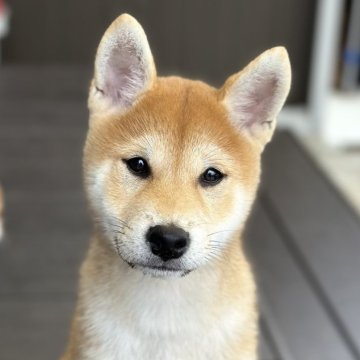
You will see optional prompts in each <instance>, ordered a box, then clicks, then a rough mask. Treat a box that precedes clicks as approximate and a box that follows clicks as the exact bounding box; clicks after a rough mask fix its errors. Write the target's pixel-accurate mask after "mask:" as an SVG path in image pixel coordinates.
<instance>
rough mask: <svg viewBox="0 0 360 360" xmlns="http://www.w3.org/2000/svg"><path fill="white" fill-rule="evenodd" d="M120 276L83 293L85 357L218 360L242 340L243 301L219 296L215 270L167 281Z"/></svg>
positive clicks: (128, 274)
mask: <svg viewBox="0 0 360 360" xmlns="http://www.w3.org/2000/svg"><path fill="white" fill-rule="evenodd" d="M123 275H125V276H124V277H122V279H124V280H123V281H122V282H120V280H119V279H117V284H115V283H114V280H115V279H114V278H113V277H112V276H110V278H109V279H108V280H110V281H109V282H108V283H107V284H103V285H99V286H97V287H96V289H94V287H92V290H91V291H85V292H83V294H84V295H86V299H85V309H86V310H85V313H84V314H83V315H84V317H83V320H84V322H83V324H84V325H85V331H86V333H87V336H89V339H90V341H89V342H88V344H87V346H86V356H85V359H86V360H99V359H101V360H122V359H124V360H147V359H156V360H195V359H196V360H202V359H204V360H205V359H217V360H221V359H226V358H225V357H224V355H223V354H224V349H226V347H227V346H229V344H230V343H234V341H236V339H239V340H240V335H241V333H242V330H243V326H244V322H245V318H246V314H243V313H242V311H241V308H242V306H241V304H238V306H235V304H231V303H228V304H227V303H226V299H223V298H221V296H223V295H220V294H219V293H218V291H217V290H218V285H219V284H218V279H217V278H216V276H215V275H214V274H206V277H207V278H205V279H204V276H205V274H202V275H201V274H190V275H188V276H187V277H185V278H172V279H167V280H162V279H154V278H151V277H149V276H144V275H142V274H141V273H140V272H138V271H136V270H126V274H123ZM209 277H211V279H210V278H209ZM210 280H211V281H210Z"/></svg>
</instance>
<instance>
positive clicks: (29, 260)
mask: <svg viewBox="0 0 360 360" xmlns="http://www.w3.org/2000/svg"><path fill="white" fill-rule="evenodd" d="M88 79H89V72H88V71H86V70H85V71H84V70H83V69H80V68H67V69H66V68H52V67H49V68H41V69H40V68H39V69H35V68H24V67H18V68H16V67H15V68H14V67H13V68H2V69H0V179H1V182H2V183H3V184H4V187H5V189H6V201H7V203H6V205H7V223H6V225H7V236H6V241H5V242H4V243H3V244H1V245H0V359H1V360H20V359H25V358H26V359H27V360H35V359H36V360H46V359H55V358H56V357H57V356H58V355H59V354H60V352H61V350H62V348H63V346H64V343H65V339H66V334H67V330H68V329H67V328H68V325H69V320H70V317H71V312H72V309H73V305H74V297H75V291H76V281H77V269H78V266H79V263H80V261H81V258H82V256H83V252H84V250H85V249H86V245H87V241H88V236H89V233H90V230H91V226H90V223H89V221H88V217H87V214H86V207H85V202H84V198H83V192H82V186H81V160H80V159H81V148H82V143H83V140H84V135H85V131H86V126H87V112H86V104H85V97H86V89H87V84H88ZM246 246H247V249H248V252H249V256H250V257H251V258H252V260H253V263H254V267H255V270H256V274H257V278H258V283H259V288H260V298H261V312H262V320H261V328H262V339H261V354H262V355H261V359H262V360H280V359H281V360H292V359H294V360H304V359H306V360H350V359H351V360H355V359H357V360H359V359H360V311H359V304H360V286H359V281H358V279H359V275H360V256H359V254H360V222H359V219H358V218H357V217H356V215H355V213H354V212H352V211H351V209H350V208H349V207H348V206H347V204H346V203H345V202H344V201H343V199H342V198H341V197H340V196H339V195H338V193H337V192H336V191H335V189H334V188H333V187H332V185H331V184H329V182H328V181H327V179H326V178H325V177H324V176H323V174H322V173H321V172H320V171H319V170H318V168H317V167H316V166H315V165H314V162H313V161H312V160H311V159H310V158H309V157H308V155H307V154H306V153H305V152H304V150H303V149H302V148H301V147H300V146H299V145H298V144H297V143H296V141H295V140H294V139H293V138H292V137H291V136H290V135H289V134H286V133H280V134H277V136H276V138H275V141H274V142H273V143H272V144H271V145H270V146H269V147H268V149H267V150H266V153H265V156H264V174H263V184H262V187H261V190H260V192H259V200H258V202H257V204H256V206H255V208H254V212H253V215H252V217H251V220H250V222H249V226H248V231H247V234H246Z"/></svg>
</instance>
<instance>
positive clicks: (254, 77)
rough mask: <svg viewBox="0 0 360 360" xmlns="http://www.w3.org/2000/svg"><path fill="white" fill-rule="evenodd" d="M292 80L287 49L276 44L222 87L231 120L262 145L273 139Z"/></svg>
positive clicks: (221, 92) (221, 95)
mask: <svg viewBox="0 0 360 360" xmlns="http://www.w3.org/2000/svg"><path fill="white" fill-rule="evenodd" d="M290 83H291V68H290V61H289V57H288V54H287V51H286V50H285V48H283V47H275V48H272V49H270V50H268V51H265V52H264V53H262V54H261V55H260V56H259V57H257V58H256V59H255V60H253V61H252V62H251V63H250V64H249V65H248V66H247V67H246V68H245V69H244V70H242V71H240V72H239V73H237V74H235V75H233V76H231V77H230V78H229V79H228V80H227V81H226V82H225V84H224V86H223V87H222V89H221V90H220V98H221V100H222V101H223V103H224V105H225V107H226V108H227V110H228V112H229V118H230V121H231V122H232V123H233V124H234V126H235V127H236V128H237V129H238V130H239V131H241V132H242V133H245V134H247V135H248V136H250V138H251V139H252V140H254V141H255V142H256V143H258V144H259V145H260V146H261V147H262V148H263V147H264V146H265V144H266V143H267V142H268V141H270V139H271V137H272V134H273V132H274V129H275V123H276V117H277V115H278V114H279V112H280V110H281V108H282V106H283V105H284V102H285V100H286V97H287V95H288V93H289V89H290Z"/></svg>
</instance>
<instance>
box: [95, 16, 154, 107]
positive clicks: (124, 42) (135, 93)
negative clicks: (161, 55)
mask: <svg viewBox="0 0 360 360" xmlns="http://www.w3.org/2000/svg"><path fill="white" fill-rule="evenodd" d="M155 78H156V69H155V65H154V60H153V57H152V54H151V50H150V46H149V43H148V41H147V38H146V35H145V32H144V30H143V28H142V27H141V25H140V24H139V23H138V22H137V21H136V20H135V19H134V18H133V17H132V16H130V15H128V14H122V15H121V16H119V17H118V18H117V19H116V20H115V21H114V22H113V23H112V24H111V25H110V27H109V28H108V29H107V30H106V32H105V34H104V35H103V37H102V39H101V41H100V44H99V47H98V49H97V53H96V59H95V74H94V78H93V81H92V83H91V88H90V96H89V109H90V112H96V111H106V110H109V109H111V108H117V109H120V110H125V109H128V108H129V107H131V106H132V105H133V104H134V103H135V102H136V100H137V99H138V98H139V97H140V96H141V95H142V94H143V93H144V92H146V91H147V90H148V89H150V88H151V86H152V84H153V82H154V80H155Z"/></svg>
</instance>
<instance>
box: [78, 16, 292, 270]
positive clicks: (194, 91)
mask: <svg viewBox="0 0 360 360" xmlns="http://www.w3.org/2000/svg"><path fill="white" fill-rule="evenodd" d="M289 86H290V65H289V60H288V56H287V53H286V51H285V50H284V49H283V48H274V49H271V50H269V51H266V52H265V53H263V54H262V55H260V56H259V57H258V58H257V59H256V60H254V61H253V62H252V63H250V64H249V65H248V66H247V67H246V68H245V69H244V70H243V71H241V72H240V73H237V74H235V75H233V76H232V77H230V78H229V79H228V80H227V81H226V82H225V84H224V86H223V87H222V88H221V89H219V90H218V89H214V88H212V87H210V86H208V85H206V84H204V83H202V82H199V81H191V80H185V79H182V78H177V77H170V78H158V77H157V75H156V70H155V65H154V62H153V58H152V55H151V51H150V47H149V45H148V42H147V39H146V35H145V33H144V31H143V29H142V28H141V26H140V25H139V24H138V23H137V21H136V20H135V19H134V18H132V17H131V16H129V15H122V16H120V17H119V18H118V19H116V20H115V21H114V23H113V24H112V25H111V26H110V28H109V29H108V30H107V31H106V33H105V35H104V37H103V38H102V40H101V43H100V45H99V48H98V51H97V55H96V61H95V74H94V78H93V81H92V84H91V88H90V95H89V109H90V129H89V133H88V138H87V142H86V147H85V156H84V169H85V183H86V187H87V193H88V197H89V200H90V205H91V208H92V210H93V212H94V214H95V216H96V217H97V219H98V220H99V222H100V223H101V225H102V226H101V229H102V230H101V231H103V233H104V235H105V236H104V238H105V239H106V240H107V241H108V242H109V246H112V248H113V251H114V252H117V253H118V255H119V256H120V258H121V259H122V260H124V261H125V262H127V263H128V264H129V265H131V266H133V267H135V268H138V269H141V270H142V271H143V272H145V273H149V274H152V275H155V276H169V275H184V274H186V273H187V272H190V271H192V270H195V269H197V268H199V267H200V266H203V265H204V264H206V263H211V262H212V261H216V259H218V258H219V257H221V256H222V253H223V252H224V251H225V248H227V246H228V245H229V243H230V241H231V240H232V239H238V235H239V233H240V231H241V229H242V227H243V224H244V222H245V220H246V218H247V216H248V213H249V210H250V207H251V204H252V202H253V200H254V196H255V193H256V189H257V185H258V181H259V173H260V155H261V152H262V150H263V148H264V146H265V144H266V143H267V142H268V141H269V140H270V138H271V136H272V133H273V131H274V127H275V120H276V116H277V114H278V113H279V111H280V109H281V107H282V106H283V103H284V101H285V98H286V96H287V94H288V91H289ZM119 261H120V260H119Z"/></svg>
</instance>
